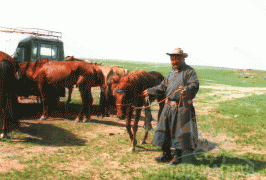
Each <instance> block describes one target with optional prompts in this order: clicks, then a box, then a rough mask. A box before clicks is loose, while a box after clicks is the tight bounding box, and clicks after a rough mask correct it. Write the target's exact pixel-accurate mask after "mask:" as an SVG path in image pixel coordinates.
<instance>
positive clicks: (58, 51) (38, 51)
mask: <svg viewBox="0 0 266 180" xmlns="http://www.w3.org/2000/svg"><path fill="white" fill-rule="evenodd" d="M43 58H49V59H52V60H55V61H65V56H64V46H63V42H62V41H61V40H59V39H52V38H42V37H38V36H30V37H27V38H25V39H23V40H21V41H20V42H19V43H18V46H17V48H16V51H15V54H14V58H13V59H14V61H15V62H17V63H23V62H35V61H38V60H41V59H43ZM18 84H19V87H20V89H19V91H18V94H17V95H18V96H24V97H28V96H30V95H35V96H40V92H39V90H38V88H37V86H36V87H35V86H27V85H25V82H24V81H23V80H18ZM57 93H58V95H59V96H60V97H65V88H58V91H57Z"/></svg>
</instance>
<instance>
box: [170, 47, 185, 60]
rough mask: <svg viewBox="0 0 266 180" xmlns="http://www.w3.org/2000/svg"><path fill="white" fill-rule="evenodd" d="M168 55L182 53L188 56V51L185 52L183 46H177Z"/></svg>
mask: <svg viewBox="0 0 266 180" xmlns="http://www.w3.org/2000/svg"><path fill="white" fill-rule="evenodd" d="M166 54H167V55H169V56H170V55H178V54H181V55H182V56H183V57H184V58H186V57H188V54H187V53H184V52H183V50H182V49H181V48H175V49H174V50H173V51H172V52H171V53H166Z"/></svg>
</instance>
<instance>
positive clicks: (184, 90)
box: [178, 86, 187, 95]
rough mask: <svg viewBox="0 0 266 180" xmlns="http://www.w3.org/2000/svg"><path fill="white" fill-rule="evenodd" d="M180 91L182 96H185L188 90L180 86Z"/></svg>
mask: <svg viewBox="0 0 266 180" xmlns="http://www.w3.org/2000/svg"><path fill="white" fill-rule="evenodd" d="M178 90H179V91H180V94H181V95H184V94H185V93H186V92H187V89H186V88H184V87H183V86H180V87H179V88H178Z"/></svg>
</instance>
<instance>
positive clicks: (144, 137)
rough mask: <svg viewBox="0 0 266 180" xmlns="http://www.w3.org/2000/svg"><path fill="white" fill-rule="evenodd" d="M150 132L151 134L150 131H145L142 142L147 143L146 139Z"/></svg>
mask: <svg viewBox="0 0 266 180" xmlns="http://www.w3.org/2000/svg"><path fill="white" fill-rule="evenodd" d="M148 134H149V131H145V134H144V136H143V138H142V140H141V141H140V144H147V142H146V139H147V138H148Z"/></svg>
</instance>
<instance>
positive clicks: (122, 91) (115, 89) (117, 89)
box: [113, 87, 132, 106]
mask: <svg viewBox="0 0 266 180" xmlns="http://www.w3.org/2000/svg"><path fill="white" fill-rule="evenodd" d="M114 91H116V92H119V93H121V94H126V91H124V90H122V89H121V88H119V87H115V88H114V90H113V95H114ZM131 104H132V103H129V104H116V105H117V106H127V105H131Z"/></svg>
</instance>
